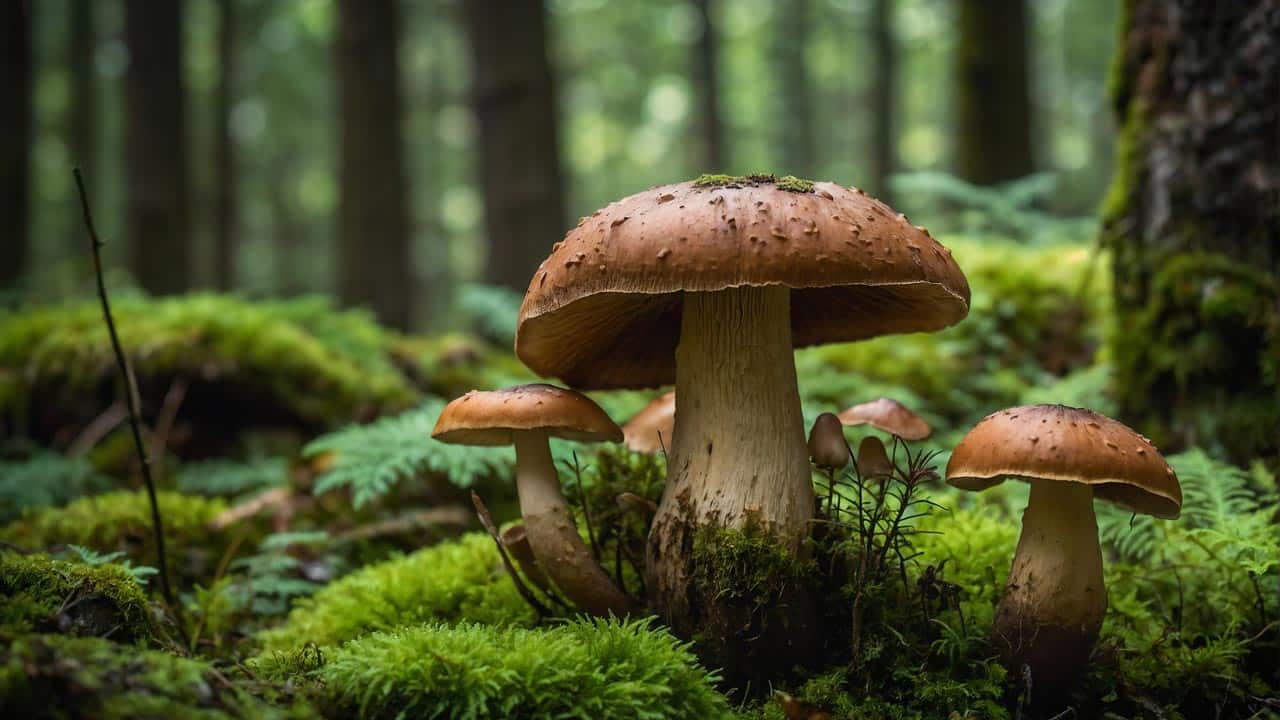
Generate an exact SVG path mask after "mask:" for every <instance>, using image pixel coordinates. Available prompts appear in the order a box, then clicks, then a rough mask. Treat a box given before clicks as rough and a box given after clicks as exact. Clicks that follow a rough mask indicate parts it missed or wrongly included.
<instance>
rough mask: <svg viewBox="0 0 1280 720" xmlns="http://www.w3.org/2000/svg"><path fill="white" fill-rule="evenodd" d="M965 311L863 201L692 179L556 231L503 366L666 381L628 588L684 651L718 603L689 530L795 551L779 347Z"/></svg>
mask: <svg viewBox="0 0 1280 720" xmlns="http://www.w3.org/2000/svg"><path fill="white" fill-rule="evenodd" d="M968 308H969V287H968V284H967V282H966V281H965V278H964V275H963V274H962V273H961V272H960V268H959V267H958V266H957V265H956V263H955V261H954V260H953V259H952V257H951V254H950V252H949V251H948V250H947V249H946V248H944V247H943V246H942V245H940V244H939V243H938V242H936V241H935V240H934V239H933V238H932V237H930V236H929V234H928V233H927V232H926V231H925V230H924V229H923V228H919V227H916V226H913V225H911V224H910V223H909V222H908V221H907V219H906V217H905V216H903V215H901V214H899V213H896V212H894V211H893V210H892V209H890V208H889V207H888V206H887V205H885V204H883V203H881V202H879V201H877V200H874V199H872V198H870V197H868V196H867V195H866V194H865V193H862V192H861V191H858V190H855V189H853V188H846V187H841V186H839V185H836V184H834V183H828V182H816V183H813V182H808V181H803V180H796V179H795V178H781V179H779V178H774V177H773V176H771V175H755V176H747V177H741V178H731V177H725V176H704V177H703V178H700V179H698V180H696V181H692V182H683V183H678V184H675V185H666V186H663V187H657V188H653V189H650V190H647V191H644V192H641V193H638V194H636V195H632V196H631V197H628V198H625V199H623V200H620V201H618V202H615V203H612V204H610V205H609V206H607V207H605V208H603V209H601V210H599V211H597V212H595V213H594V214H593V215H591V216H590V217H587V218H583V219H582V221H581V222H580V223H579V224H578V226H577V227H576V228H574V229H573V230H570V231H569V233H568V234H567V235H566V236H565V238H564V240H563V241H562V242H560V243H557V244H556V245H555V246H554V248H553V249H552V252H551V254H550V256H549V257H548V258H547V259H546V261H544V262H543V263H542V265H541V266H540V267H539V268H538V269H537V271H536V272H535V273H534V276H533V279H532V281H531V282H530V284H529V290H528V292H527V293H526V295H525V298H524V303H523V305H522V306H521V309H520V318H519V324H518V326H517V332H516V352H517V354H518V355H519V356H520V359H521V360H523V361H524V363H525V364H526V365H528V366H529V367H530V368H531V369H532V370H534V371H535V372H538V373H540V374H542V375H547V376H554V377H559V378H561V379H563V380H564V381H565V382H566V383H568V384H570V385H572V386H574V387H583V388H623V387H631V388H640V387H653V386H658V385H664V384H670V383H673V382H674V384H675V392H676V396H677V397H678V398H679V403H678V405H677V408H676V413H677V415H676V425H675V436H674V438H673V439H672V442H671V445H670V446H669V448H668V476H667V484H666V488H665V491H664V493H663V496H662V501H661V503H660V506H659V509H658V513H657V515H656V516H655V519H654V523H653V527H652V529H651V531H650V534H649V543H648V547H647V563H646V574H647V575H648V582H647V587H648V589H649V594H650V600H651V601H652V604H653V606H654V608H655V609H656V610H658V611H659V613H661V614H662V615H663V617H664V618H665V619H666V620H667V621H668V623H670V624H671V625H672V627H673V628H675V629H676V631H677V632H680V633H682V634H685V635H686V636H688V635H692V634H694V633H695V632H698V630H699V628H698V627H696V626H691V625H690V623H695V624H696V623H698V622H701V621H700V620H692V619H693V618H704V619H705V618H711V617H714V616H715V613H714V612H711V609H712V606H713V605H714V604H715V603H716V602H718V600H717V599H716V598H714V597H710V596H709V594H707V593H698V592H697V591H696V590H692V589H691V588H695V587H696V586H695V583H694V582H693V579H694V578H693V576H692V575H693V572H692V571H693V561H694V557H693V556H694V553H695V545H696V543H695V536H696V535H697V534H698V533H699V531H700V530H701V529H703V528H729V529H742V528H745V527H748V526H753V527H759V528H761V529H763V530H764V531H765V532H767V533H769V534H771V535H772V537H774V538H776V540H777V542H778V543H780V544H781V546H783V547H784V548H785V549H786V550H787V551H788V552H791V553H795V554H797V555H798V554H799V553H800V551H801V546H802V543H803V541H804V539H805V538H806V537H807V536H808V533H809V522H810V520H811V519H812V517H813V510H814V508H813V485H812V482H811V481H810V475H809V463H808V451H807V449H806V447H805V429H804V424H803V419H802V416H801V412H800V398H799V394H798V391H797V388H796V372H795V362H794V358H793V353H792V351H793V348H795V347H802V346H806V345H817V344H822V343H831V342H846V341H853V340H861V339H865V338H871V337H875V336H877V335H884V334H888V333H901V332H920V331H932V330H938V329H941V328H944V327H947V326H948V325H952V324H954V323H956V322H958V321H959V320H960V319H961V318H963V317H964V316H965V314H966V313H967V312H968ZM777 659H778V660H780V661H783V662H785V661H789V660H794V658H789V657H779V658H777Z"/></svg>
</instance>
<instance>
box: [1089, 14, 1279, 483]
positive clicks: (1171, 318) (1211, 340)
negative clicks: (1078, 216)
mask: <svg viewBox="0 0 1280 720" xmlns="http://www.w3.org/2000/svg"><path fill="white" fill-rule="evenodd" d="M1113 73H1114V74H1113V87H1112V92H1113V97H1114V102H1115V109H1116V112H1117V114H1118V116H1119V125H1120V126H1121V128H1122V129H1121V137H1120V142H1119V157H1118V162H1117V169H1116V174H1115V179H1114V181H1113V185H1112V188H1111V191H1110V193H1109V195H1108V197H1107V200H1106V202H1105V204H1104V208H1103V230H1102V233H1103V240H1104V242H1105V243H1106V244H1107V246H1108V247H1110V248H1111V249H1112V251H1113V253H1114V261H1113V262H1114V279H1115V282H1114V287H1115V289H1114V292H1115V298H1116V312H1117V315H1118V320H1119V328H1118V333H1117V338H1118V341H1117V345H1116V354H1115V364H1116V381H1115V387H1116V390H1117V392H1118V394H1119V399H1120V403H1121V416H1122V417H1123V418H1125V419H1126V421H1128V422H1130V423H1131V424H1133V425H1134V426H1135V427H1138V428H1139V429H1141V430H1142V431H1143V432H1145V433H1146V434H1147V435H1150V436H1151V437H1152V438H1153V439H1154V440H1155V441H1156V443H1157V444H1159V445H1161V446H1162V447H1164V448H1165V449H1166V450H1170V449H1177V448H1181V447H1186V446H1188V445H1193V444H1202V445H1207V446H1210V447H1222V448H1224V449H1225V450H1227V451H1228V452H1229V453H1230V455H1231V456H1232V457H1234V458H1235V459H1237V460H1245V459H1248V458H1250V457H1254V456H1257V455H1259V454H1263V455H1269V456H1271V457H1275V456H1276V455H1277V454H1280V380H1278V378H1277V374H1278V373H1280V110H1278V109H1277V108H1278V107H1280V106H1278V105H1277V101H1276V99H1277V98H1280V7H1277V5H1276V3H1275V2H1273V1H1271V0H1249V1H1247V2H1232V3H1220V2H1211V1H1210V0H1199V1H1197V2H1174V1H1172V0H1128V2H1127V4H1126V7H1125V13H1124V15H1123V17H1122V33H1121V44H1120V47H1119V52H1118V55H1117V58H1116V64H1115V67H1114V71H1113Z"/></svg>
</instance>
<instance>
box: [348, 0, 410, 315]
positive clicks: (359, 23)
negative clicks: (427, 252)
mask: <svg viewBox="0 0 1280 720" xmlns="http://www.w3.org/2000/svg"><path fill="white" fill-rule="evenodd" d="M398 10H399V8H398V7H397V4H396V0H342V1H341V2H339V3H338V24H337V45H338V53H337V54H338V58H337V65H338V102H339V103H340V105H339V109H340V116H341V120H340V122H341V126H342V147H341V198H340V200H339V209H338V215H339V221H338V224H339V230H338V246H339V263H338V287H339V293H340V294H341V296H342V299H343V301H345V302H347V303H350V304H355V305H367V306H369V307H370V308H372V309H373V311H374V313H375V314H376V315H377V317H378V319H379V320H380V321H381V322H383V323H385V324H387V325H390V326H392V327H396V328H400V329H407V328H408V327H409V323H410V315H411V309H412V302H411V295H412V279H413V264H412V261H411V253H410V249H409V220H408V212H407V209H406V207H405V194H406V189H405V170H404V160H403V157H404V144H403V143H402V141H401V131H400V122H401V98H400V64H399V58H398V55H397V53H398V52H399V37H398V35H399V23H398V19H397V15H398Z"/></svg>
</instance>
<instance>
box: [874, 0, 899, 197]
mask: <svg viewBox="0 0 1280 720" xmlns="http://www.w3.org/2000/svg"><path fill="white" fill-rule="evenodd" d="M893 10H894V3H893V0H874V2H873V4H872V6H871V47H872V52H873V53H874V57H875V66H874V68H873V71H872V78H871V152H870V155H871V193H872V194H873V195H875V196H876V197H878V198H880V199H881V200H884V201H885V202H887V203H890V204H892V198H891V197H890V196H889V176H890V175H892V174H893V173H894V171H895V170H896V169H897V164H898V153H897V149H898V135H897V133H896V132H895V125H894V123H895V121H896V119H897V114H898V113H897V95H896V94H895V93H894V91H893V90H894V85H895V84H896V83H897V81H898V40H897V37H896V36H895V35H894V31H893V28H894V25H893Z"/></svg>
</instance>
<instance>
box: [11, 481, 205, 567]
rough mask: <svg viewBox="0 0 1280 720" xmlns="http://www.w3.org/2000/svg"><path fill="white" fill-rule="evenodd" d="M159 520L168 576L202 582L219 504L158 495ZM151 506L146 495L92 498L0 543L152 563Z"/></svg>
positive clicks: (29, 523) (27, 524) (54, 511)
mask: <svg viewBox="0 0 1280 720" xmlns="http://www.w3.org/2000/svg"><path fill="white" fill-rule="evenodd" d="M156 499H157V501H158V502H159V504H160V515H161V517H162V518H163V520H164V533H165V548H166V549H167V550H168V552H169V565H170V569H171V571H173V572H175V573H178V574H180V575H182V576H183V577H186V578H198V577H201V575H202V571H203V570H204V569H205V568H207V567H209V566H210V564H211V563H215V562H217V560H218V556H219V555H220V554H221V551H222V548H223V546H224V545H225V543H226V538H225V537H224V536H223V535H222V534H221V533H215V532H213V531H211V530H210V529H209V523H210V521H212V520H213V518H214V517H216V516H217V515H218V513H220V512H222V511H223V510H224V509H226V503H225V502H224V501H222V500H219V499H213V498H204V497H199V496H194V495H182V494H180V493H176V492H160V493H157V498H156ZM152 537H153V535H152V530H151V504H150V502H149V501H148V498H147V494H146V492H145V491H141V490H139V491H123V490H122V491H117V492H110V493H104V494H102V495H91V496H89V497H83V498H80V499H79V500H76V501H74V502H72V503H70V504H68V505H67V506H65V507H61V508H49V509H45V510H40V511H38V512H36V513H34V514H31V515H29V516H27V517H25V518H23V519H21V520H18V521H17V522H14V523H11V524H9V525H8V526H6V527H5V528H4V529H3V530H0V540H3V541H4V542H8V543H12V544H14V545H17V546H20V547H24V548H33V549H40V548H46V547H49V546H52V545H63V544H66V545H72V544H74V545H84V546H86V547H89V548H92V549H94V550H99V551H104V552H107V551H122V552H125V553H127V554H128V555H129V557H130V558H132V559H133V560H134V561H135V562H138V563H141V564H143V565H154V564H155V557H156V556H155V548H154V542H153V540H152Z"/></svg>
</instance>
